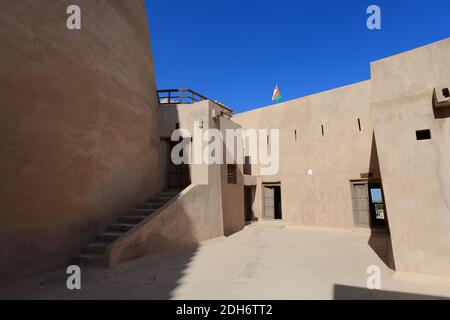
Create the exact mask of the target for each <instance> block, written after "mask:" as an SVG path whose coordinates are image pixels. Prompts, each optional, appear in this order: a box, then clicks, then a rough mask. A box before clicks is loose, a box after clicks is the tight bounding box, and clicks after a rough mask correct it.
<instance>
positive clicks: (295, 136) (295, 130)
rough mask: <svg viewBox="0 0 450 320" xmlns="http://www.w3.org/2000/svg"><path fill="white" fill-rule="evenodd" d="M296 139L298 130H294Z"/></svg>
mask: <svg viewBox="0 0 450 320" xmlns="http://www.w3.org/2000/svg"><path fill="white" fill-rule="evenodd" d="M294 137H295V141H297V130H294Z"/></svg>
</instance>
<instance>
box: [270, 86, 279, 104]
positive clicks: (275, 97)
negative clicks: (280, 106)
mask: <svg viewBox="0 0 450 320" xmlns="http://www.w3.org/2000/svg"><path fill="white" fill-rule="evenodd" d="M280 99H281V92H280V89H278V84H277V85H276V86H275V90H273V96H272V101H276V102H278V101H280Z"/></svg>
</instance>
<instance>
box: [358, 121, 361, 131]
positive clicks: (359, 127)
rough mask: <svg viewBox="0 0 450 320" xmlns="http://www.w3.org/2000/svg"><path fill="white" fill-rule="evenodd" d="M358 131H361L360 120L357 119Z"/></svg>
mask: <svg viewBox="0 0 450 320" xmlns="http://www.w3.org/2000/svg"><path fill="white" fill-rule="evenodd" d="M358 129H359V131H361V119H360V118H358Z"/></svg>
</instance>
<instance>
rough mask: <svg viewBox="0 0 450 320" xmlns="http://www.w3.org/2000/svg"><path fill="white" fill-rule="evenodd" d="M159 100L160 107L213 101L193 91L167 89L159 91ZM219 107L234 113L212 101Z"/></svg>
mask: <svg viewBox="0 0 450 320" xmlns="http://www.w3.org/2000/svg"><path fill="white" fill-rule="evenodd" d="M157 92H158V99H159V104H160V105H168V104H192V103H196V102H200V101H205V100H211V99H208V98H207V97H205V96H204V95H201V94H200V93H198V92H195V91H194V90H191V89H165V90H158V91H157ZM211 101H213V102H214V103H216V104H217V105H219V106H221V107H222V108H224V109H225V110H227V111H228V112H230V113H233V110H232V109H230V108H229V107H227V106H225V105H224V104H223V103H221V102H219V101H217V100H211Z"/></svg>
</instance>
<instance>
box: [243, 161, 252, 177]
mask: <svg viewBox="0 0 450 320" xmlns="http://www.w3.org/2000/svg"><path fill="white" fill-rule="evenodd" d="M244 159H245V163H244V174H246V175H249V176H251V175H252V160H251V158H250V156H245V158H244Z"/></svg>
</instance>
